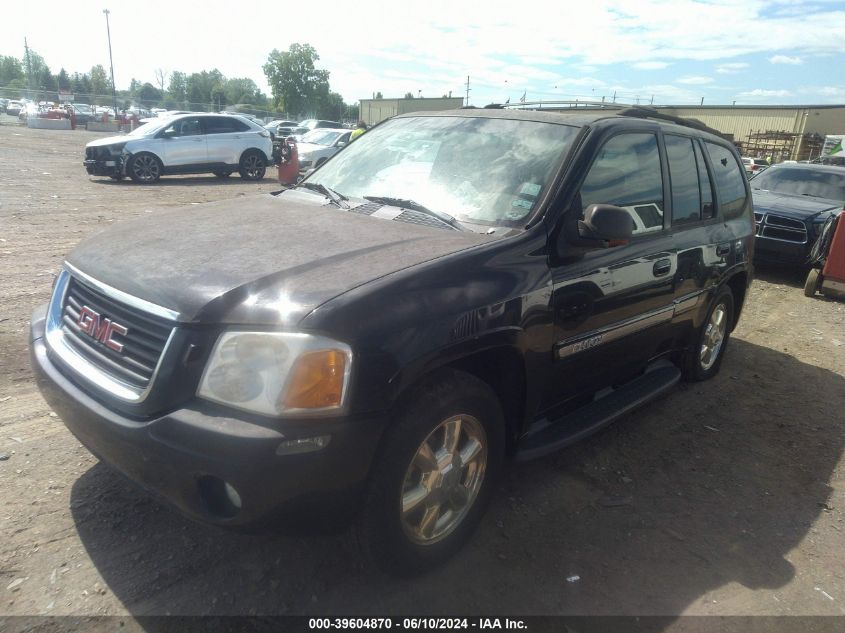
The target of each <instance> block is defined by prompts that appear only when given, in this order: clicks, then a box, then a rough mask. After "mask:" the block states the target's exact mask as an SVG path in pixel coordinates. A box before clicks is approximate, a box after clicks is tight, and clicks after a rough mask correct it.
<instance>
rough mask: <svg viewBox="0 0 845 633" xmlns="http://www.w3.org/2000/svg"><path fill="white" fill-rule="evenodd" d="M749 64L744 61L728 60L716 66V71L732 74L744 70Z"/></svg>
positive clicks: (721, 73) (722, 73)
mask: <svg viewBox="0 0 845 633" xmlns="http://www.w3.org/2000/svg"><path fill="white" fill-rule="evenodd" d="M749 66H750V64H746V63H745V62H730V63H727V64H719V65H718V66H716V72H717V73H719V74H720V75H734V74H736V73H738V72H740V71H743V70H745V69H746V68H748V67H749Z"/></svg>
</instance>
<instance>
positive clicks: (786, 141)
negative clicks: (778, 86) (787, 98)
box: [658, 105, 845, 162]
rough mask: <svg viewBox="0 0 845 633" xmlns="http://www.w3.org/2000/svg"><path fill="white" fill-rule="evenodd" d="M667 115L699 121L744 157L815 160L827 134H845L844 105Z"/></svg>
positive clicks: (687, 109) (679, 109)
mask: <svg viewBox="0 0 845 633" xmlns="http://www.w3.org/2000/svg"><path fill="white" fill-rule="evenodd" d="M658 109H659V110H660V111H662V112H666V113H667V114H674V115H677V116H683V117H690V118H693V119H698V120H699V121H701V122H702V123H704V124H706V125H708V126H710V127H712V128H714V129H716V130H719V131H720V132H722V133H723V134H725V135H726V136H729V137H730V138H732V140H733V141H734V143H736V144H737V146H738V147H739V148H740V150H741V151H742V154H743V155H744V156H761V157H762V156H766V157H769V156H771V157H772V158H773V159H774V160H775V161H776V162H777V161H781V160H807V159H813V158H816V157H817V156H818V155H819V153H820V152H821V149H822V144H823V142H824V137H825V135H827V134H845V105H802V106H665V107H660V108H658Z"/></svg>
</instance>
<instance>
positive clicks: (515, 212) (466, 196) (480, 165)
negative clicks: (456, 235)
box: [309, 116, 578, 226]
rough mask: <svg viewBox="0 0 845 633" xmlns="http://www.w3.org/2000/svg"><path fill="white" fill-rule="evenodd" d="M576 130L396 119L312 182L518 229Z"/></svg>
mask: <svg viewBox="0 0 845 633" xmlns="http://www.w3.org/2000/svg"><path fill="white" fill-rule="evenodd" d="M577 131H578V129H577V128H575V127H571V126H567V125H559V124H554V123H540V122H536V121H518V120H511V119H499V118H482V117H445V116H442V117H441V116H432V117H424V116H422V117H409V118H400V119H393V120H391V121H388V122H386V123H383V124H382V125H379V126H378V127H377V128H375V129H373V130H371V131H370V132H367V133H366V134H364V135H362V136H360V137H359V138H358V139H357V140H356V141H355V142H354V143H350V144H349V146H348V147H347V148H346V149H344V151H342V152H339V153H338V154H337V155H336V156H335V157H334V158H333V159H332V161H331V162H329V163H326V164H325V165H324V166H323V167H322V169H320V170H319V171H318V172H317V173H315V174H314V177H313V178H309V182H315V183H317V182H318V183H320V184H323V185H325V186H327V187H330V188H331V189H334V190H335V191H337V192H339V193H341V194H343V195H345V196H349V197H356V198H363V197H364V196H379V197H390V198H402V199H405V200H413V201H414V202H416V203H418V204H421V205H423V206H425V207H428V208H429V209H431V210H432V211H437V212H441V213H446V214H448V215H451V216H453V217H455V218H457V219H458V220H463V221H469V222H474V223H479V224H489V225H494V226H499V225H504V226H518V225H519V224H520V223H521V222H523V221H524V220H525V218H526V217H527V216H528V215H529V214H530V213H531V212H532V211H533V210H534V207H535V204H536V202H537V200H539V198H540V194H541V192H542V190H543V188H544V187H545V186H546V185H547V184H548V183H549V181H550V179H551V178H552V176H553V173H554V170H555V168H556V166H557V163H558V160H559V158H560V157H561V156H562V154H563V152H564V151H565V150H567V149H568V147H569V143H570V142H571V141H572V139H573V138H574V137H575V134H576V133H577Z"/></svg>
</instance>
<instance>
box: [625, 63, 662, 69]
mask: <svg viewBox="0 0 845 633" xmlns="http://www.w3.org/2000/svg"><path fill="white" fill-rule="evenodd" d="M633 67H634V68H636V69H637V70H663V69H664V68H668V67H669V62H637V63H635V64H633Z"/></svg>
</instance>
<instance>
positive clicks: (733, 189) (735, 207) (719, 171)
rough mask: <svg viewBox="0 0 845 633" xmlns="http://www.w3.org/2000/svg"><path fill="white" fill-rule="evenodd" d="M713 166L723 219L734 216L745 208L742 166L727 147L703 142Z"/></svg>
mask: <svg viewBox="0 0 845 633" xmlns="http://www.w3.org/2000/svg"><path fill="white" fill-rule="evenodd" d="M704 145H705V147H706V148H707V153H708V154H709V156H710V164H711V165H712V166H713V179H714V181H715V184H716V190H717V192H718V194H719V207H720V208H721V210H722V216H723V217H724V218H725V219H730V218H735V217H737V216H739V215H740V214H742V210H743V208H745V202H746V192H745V176H744V171H743V167H741V166H740V164H739V163H738V162H737V161H736V157H735V156H734V155H733V152H731V151H730V150H729V149H728V148H727V147H722V146H721V145H716V144H715V143H710V142H708V141H705V142H704Z"/></svg>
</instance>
